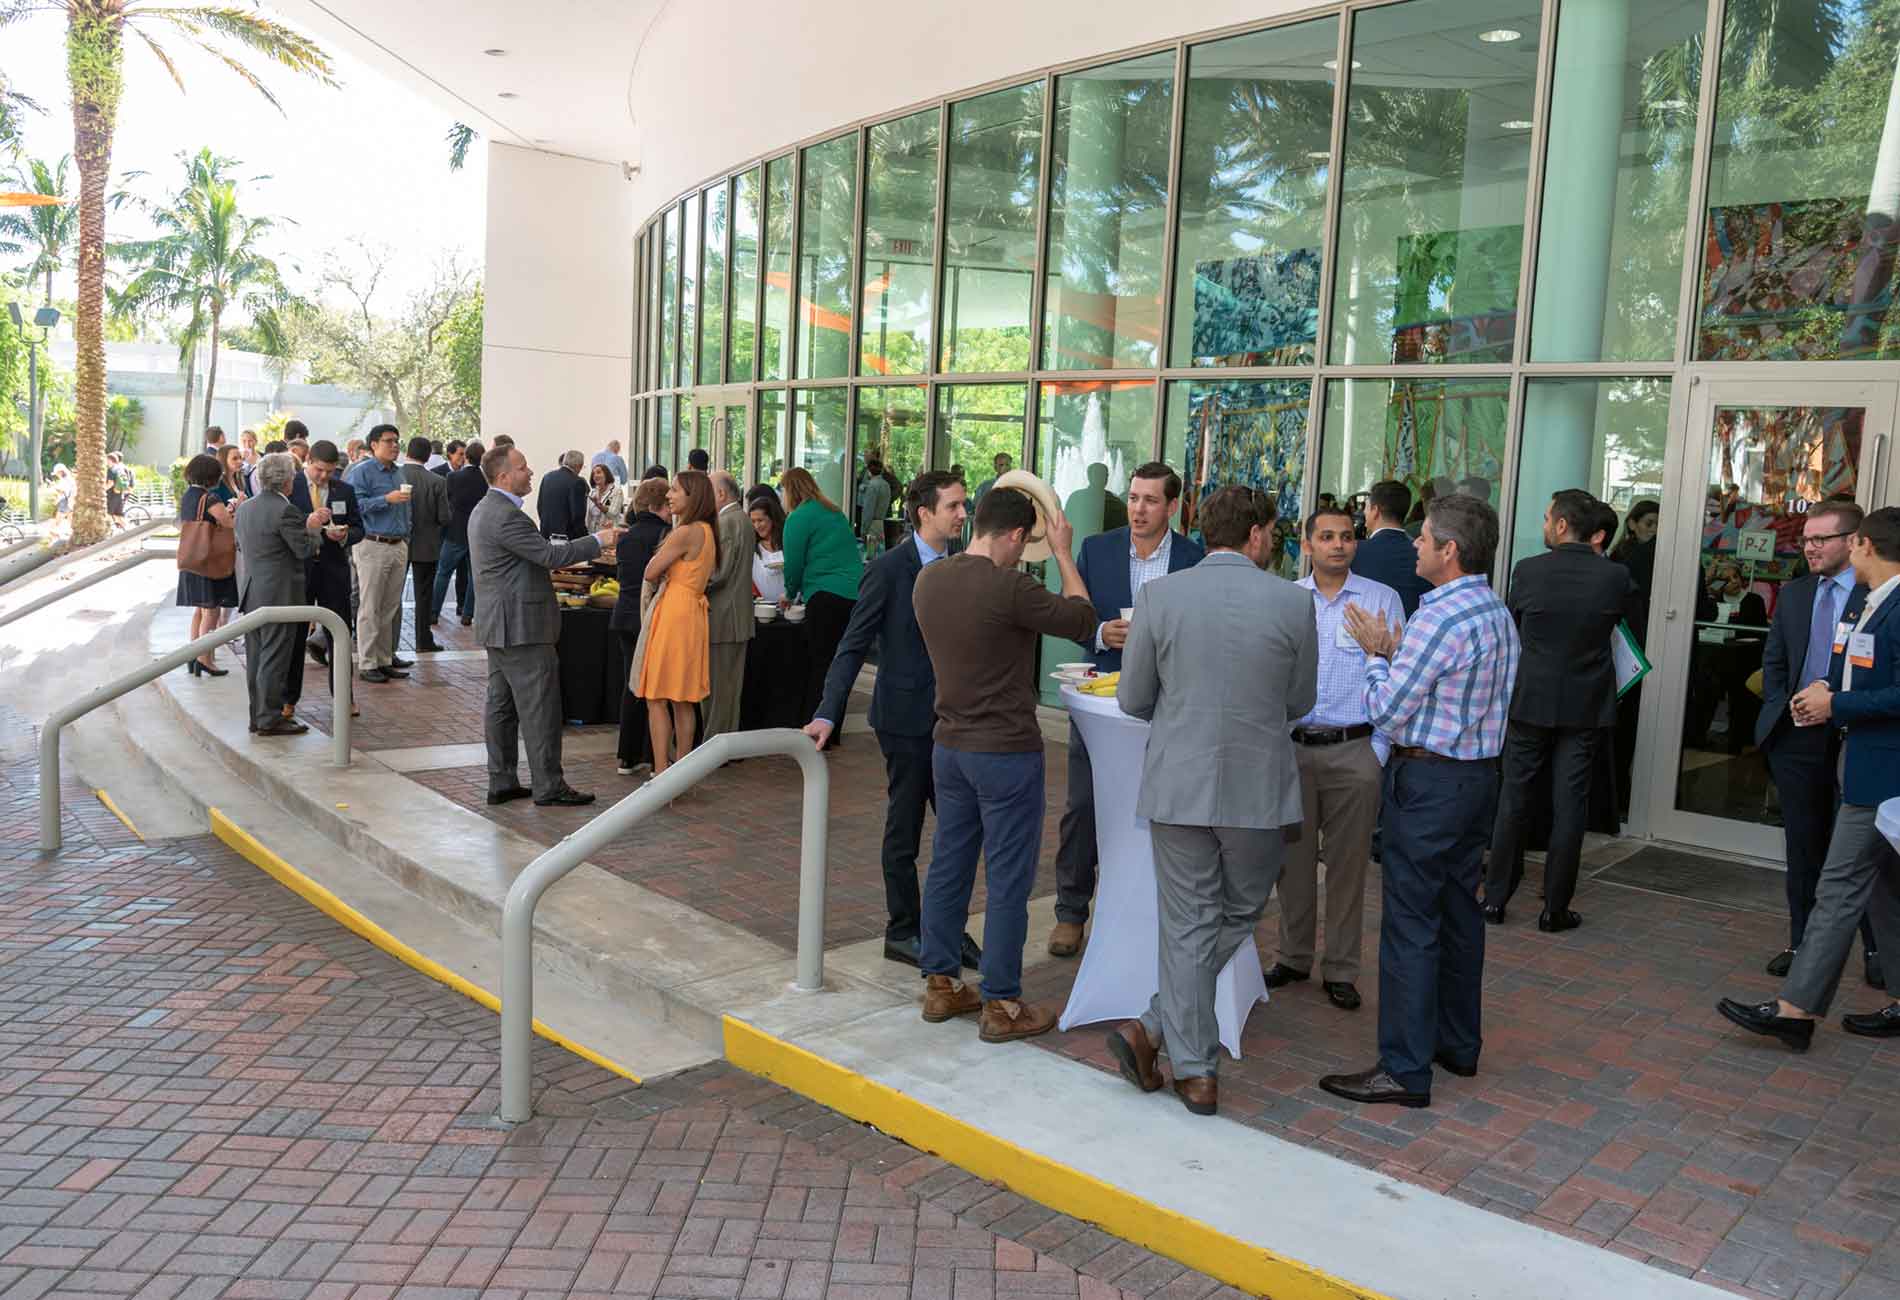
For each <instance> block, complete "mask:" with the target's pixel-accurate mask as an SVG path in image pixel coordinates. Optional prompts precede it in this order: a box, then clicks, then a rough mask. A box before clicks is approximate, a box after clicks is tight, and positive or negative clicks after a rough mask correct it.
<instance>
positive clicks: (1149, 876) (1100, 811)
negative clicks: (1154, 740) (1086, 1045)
mask: <svg viewBox="0 0 1900 1300" xmlns="http://www.w3.org/2000/svg"><path fill="white" fill-rule="evenodd" d="M1062 703H1063V704H1064V706H1066V707H1067V709H1068V710H1069V717H1070V718H1071V720H1073V721H1074V723H1075V725H1076V729H1077V730H1078V731H1080V732H1081V733H1082V743H1083V744H1084V745H1086V746H1087V747H1088V751H1089V765H1090V767H1091V768H1092V769H1093V771H1094V773H1095V844H1096V855H1097V857H1098V858H1099V859H1100V864H1101V865H1100V867H1099V870H1098V877H1097V882H1096V886H1095V912H1094V927H1093V929H1092V930H1091V931H1090V934H1089V942H1088V946H1087V947H1086V948H1084V949H1083V950H1082V964H1081V968H1080V969H1079V970H1078V971H1077V972H1076V976H1075V984H1074V986H1073V988H1071V989H1070V991H1069V1000H1068V1003H1067V1005H1065V1006H1064V1007H1063V1008H1062V1019H1061V1021H1060V1022H1059V1024H1060V1027H1061V1028H1062V1029H1070V1028H1073V1027H1074V1026H1076V1025H1087V1024H1094V1023H1096V1022H1098V1021H1103V1020H1126V1019H1129V1018H1131V1017H1134V1016H1138V1015H1140V1014H1141V1013H1142V1012H1143V1011H1145V1010H1146V1009H1147V1007H1148V1002H1149V1000H1150V999H1151V998H1153V997H1154V995H1155V991H1156V989H1157V988H1158V987H1159V979H1158V976H1157V974H1156V963H1157V960H1158V958H1159V953H1160V935H1159V930H1158V925H1159V922H1158V907H1157V904H1156V900H1155V864H1154V845H1153V843H1152V841H1151V840H1150V838H1149V835H1148V822H1147V819H1146V818H1141V817H1137V816H1136V815H1135V799H1136V796H1137V795H1138V794H1139V793H1140V790H1141V764H1142V756H1143V754H1144V753H1145V752H1146V749H1147V745H1148V724H1147V723H1145V722H1143V721H1142V720H1141V719H1139V718H1134V717H1130V716H1129V715H1128V714H1126V713H1123V712H1122V710H1121V706H1120V705H1118V704H1116V703H1115V699H1114V697H1113V696H1097V695H1086V694H1084V693H1082V692H1081V691H1078V690H1077V689H1076V688H1075V687H1073V686H1069V685H1064V686H1063V688H1062ZM1266 1000H1267V985H1266V980H1265V978H1264V976H1263V975H1262V973H1261V970H1260V953H1259V950H1258V949H1256V948H1255V947H1254V945H1253V944H1251V943H1243V944H1242V945H1241V946H1240V947H1239V948H1238V949H1237V950H1236V951H1235V953H1234V955H1233V957H1231V958H1230V959H1229V960H1228V962H1227V965H1226V966H1225V967H1223V968H1222V970H1221V973H1220V978H1219V980H1218V981H1217V982H1216V983H1215V986H1214V1007H1215V1015H1216V1018H1217V1019H1218V1020H1219V1022H1220V1041H1221V1046H1222V1047H1225V1048H1226V1049H1227V1052H1228V1055H1230V1056H1232V1057H1233V1058H1234V1059H1235V1060H1239V1059H1240V1036H1241V1033H1242V1031H1243V1030H1245V1028H1246V1026H1247V1016H1248V1013H1249V1012H1251V1011H1252V1010H1253V1007H1254V1004H1255V1003H1256V1002H1265V1001H1266Z"/></svg>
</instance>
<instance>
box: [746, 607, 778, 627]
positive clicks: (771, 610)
mask: <svg viewBox="0 0 1900 1300" xmlns="http://www.w3.org/2000/svg"><path fill="white" fill-rule="evenodd" d="M752 617H753V618H756V619H758V620H759V622H761V623H770V622H771V621H772V620H773V619H775V618H777V617H778V606H777V605H754V606H753V607H752Z"/></svg>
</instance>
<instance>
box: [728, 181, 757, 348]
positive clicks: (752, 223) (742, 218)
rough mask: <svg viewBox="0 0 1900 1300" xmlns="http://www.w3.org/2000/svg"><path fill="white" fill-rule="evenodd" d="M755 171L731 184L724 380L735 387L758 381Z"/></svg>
mask: <svg viewBox="0 0 1900 1300" xmlns="http://www.w3.org/2000/svg"><path fill="white" fill-rule="evenodd" d="M759 204H760V194H759V169H758V168H756V167H754V168H753V169H752V170H751V171H749V172H741V173H740V174H739V175H737V176H735V177H733V180H732V334H731V339H732V341H731V343H730V344H729V345H728V347H727V361H726V366H727V371H726V377H727V378H728V379H730V380H731V381H732V382H733V383H735V384H749V383H751V382H752V381H753V380H754V379H756V378H758V370H757V369H756V366H757V362H758V355H759V353H758V348H759V338H758V334H759V301H758V297H759Z"/></svg>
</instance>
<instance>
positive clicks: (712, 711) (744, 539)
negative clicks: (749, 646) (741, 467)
mask: <svg viewBox="0 0 1900 1300" xmlns="http://www.w3.org/2000/svg"><path fill="white" fill-rule="evenodd" d="M712 486H713V500H714V501H715V502H716V503H717V504H718V506H719V567H718V568H717V569H714V570H713V575H712V577H710V578H708V579H707V580H706V619H707V624H708V626H709V627H710V629H711V632H712V636H711V641H712V697H711V698H710V699H709V700H707V702H706V735H707V736H708V737H709V738H710V737H712V736H717V735H718V734H719V733H720V732H722V731H737V730H738V729H739V690H740V688H741V687H743V686H744V685H745V647H746V642H748V641H750V640H751V639H752V624H753V620H752V551H753V546H754V543H756V542H757V541H758V535H757V534H756V533H754V532H753V531H752V519H751V517H750V516H749V515H747V514H746V512H745V507H744V506H743V505H742V504H741V503H740V500H739V481H738V480H737V479H735V478H733V476H732V475H730V474H728V473H727V472H726V471H725V470H715V471H714V472H713V474H712Z"/></svg>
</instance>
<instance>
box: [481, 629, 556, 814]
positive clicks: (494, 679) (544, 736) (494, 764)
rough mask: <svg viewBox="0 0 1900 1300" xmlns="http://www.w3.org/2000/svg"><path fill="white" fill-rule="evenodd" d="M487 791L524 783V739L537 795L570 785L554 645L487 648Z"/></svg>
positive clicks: (484, 736)
mask: <svg viewBox="0 0 1900 1300" xmlns="http://www.w3.org/2000/svg"><path fill="white" fill-rule="evenodd" d="M482 739H483V740H484V741H486V742H487V745H488V793H490V794H496V793H498V792H500V791H503V790H508V789H512V788H514V787H516V786H519V785H520V784H521V780H520V776H519V770H520V769H519V763H520V754H521V747H520V743H519V742H520V741H524V740H525V741H526V742H527V746H528V766H529V768H531V769H532V772H533V776H534V797H535V798H537V799H548V798H551V797H553V796H554V795H555V794H556V793H557V792H559V791H560V789H561V788H562V787H563V786H565V785H566V784H567V778H566V777H565V776H564V775H563V773H562V771H561V666H560V660H559V659H558V658H557V657H556V656H555V653H554V647H553V646H551V645H518V646H506V647H503V646H490V647H488V707H487V714H486V717H485V718H484V719H483V726H482Z"/></svg>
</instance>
